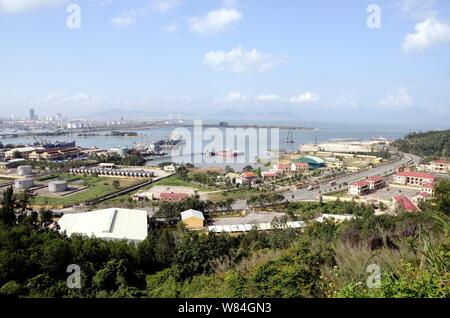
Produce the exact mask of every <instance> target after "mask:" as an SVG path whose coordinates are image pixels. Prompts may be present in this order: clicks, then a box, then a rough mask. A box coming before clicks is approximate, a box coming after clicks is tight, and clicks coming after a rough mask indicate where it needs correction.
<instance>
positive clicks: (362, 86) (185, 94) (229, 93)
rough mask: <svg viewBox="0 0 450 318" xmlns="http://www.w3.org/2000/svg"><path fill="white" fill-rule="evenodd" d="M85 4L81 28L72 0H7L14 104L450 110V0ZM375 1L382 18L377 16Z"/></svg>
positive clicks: (362, 115)
mask: <svg viewBox="0 0 450 318" xmlns="http://www.w3.org/2000/svg"><path fill="white" fill-rule="evenodd" d="M73 3H76V4H77V5H78V6H79V9H80V10H81V11H80V13H81V15H80V22H81V24H80V28H79V29H78V28H76V27H75V28H73V29H71V28H69V27H68V26H67V23H66V19H67V18H68V17H69V16H70V15H71V14H72V13H73V11H70V10H69V12H67V9H68V5H70V4H72V2H69V1H63V0H62V1H59V0H52V1H49V0H40V1H26V0H21V1H9V0H0V37H1V38H2V39H3V40H2V42H3V46H4V49H2V50H1V51H0V67H1V69H2V70H3V71H2V76H0V85H1V86H2V87H3V88H4V89H2V91H1V92H0V111H1V113H2V115H3V117H7V116H10V115H16V116H18V117H27V115H28V111H29V109H30V108H34V109H35V110H36V113H38V114H39V115H42V116H47V115H49V114H56V113H64V114H65V115H67V116H70V117H76V116H88V115H91V114H95V113H100V112H105V111H109V110H111V109H121V110H122V111H123V112H125V113H126V112H132V111H144V112H149V113H152V112H154V113H157V112H165V113H171V112H172V113H182V114H192V115H193V116H206V117H208V116H214V115H216V117H220V116H221V115H223V116H225V117H226V114H234V115H233V116H239V114H246V116H247V117H249V116H250V115H252V114H254V115H255V117H258V115H259V116H263V115H264V114H269V115H270V114H278V116H279V117H280V118H292V119H302V120H318V119H320V120H325V121H327V120H328V121H330V120H341V121H342V120H347V121H366V120H369V121H370V120H383V121H424V122H430V123H436V124H444V123H445V122H448V120H449V119H450V107H449V106H448V100H449V98H450V92H449V91H448V90H447V89H446V88H447V87H448V85H449V84H450V62H449V59H448V56H449V53H450V46H449V44H450V25H449V22H450V5H449V4H448V3H445V2H444V1H431V0H398V1H377V2H375V1H351V2H350V3H348V4H346V6H345V7H341V6H339V5H338V4H336V3H333V2H331V1H317V2H315V3H308V2H306V1H304V2H293V1H281V2H277V4H276V5H274V3H273V2H272V1H254V0H248V1H244V0H239V1H230V0H227V1H219V0H217V1H209V2H207V3H206V2H203V3H198V2H195V3H194V2H193V1H187V0H183V1H182V0H158V1H156V0H154V1H126V2H124V1H114V0H110V1H100V0H98V1H77V2H73ZM373 4H375V5H377V6H378V7H379V8H380V9H381V11H380V18H381V20H380V25H379V26H375V27H370V25H368V21H367V20H368V19H370V17H371V15H372V14H373V12H374V11H372V10H369V9H371V7H370V6H371V5H373ZM324 7H327V8H328V9H327V10H325V9H324ZM372 9H373V8H372ZM368 11H369V12H368ZM378 27H379V28H378Z"/></svg>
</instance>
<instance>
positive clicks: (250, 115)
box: [204, 110, 292, 120]
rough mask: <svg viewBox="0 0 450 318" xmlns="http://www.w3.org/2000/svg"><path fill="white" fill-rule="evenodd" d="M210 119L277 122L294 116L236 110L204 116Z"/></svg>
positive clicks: (282, 113)
mask: <svg viewBox="0 0 450 318" xmlns="http://www.w3.org/2000/svg"><path fill="white" fill-rule="evenodd" d="M204 117H205V118H208V119H224V120H227V119H235V120H240V119H256V120H261V119H265V120H274V119H275V120H276V119H292V114H290V113H284V112H275V111H274V112H265V113H255V112H239V111H235V110H222V111H219V112H216V113H212V114H208V115H206V116H204Z"/></svg>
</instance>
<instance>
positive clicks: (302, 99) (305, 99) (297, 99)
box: [289, 92, 320, 104]
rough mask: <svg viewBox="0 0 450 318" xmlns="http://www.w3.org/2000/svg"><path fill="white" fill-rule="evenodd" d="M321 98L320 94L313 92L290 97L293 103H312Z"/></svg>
mask: <svg viewBox="0 0 450 318" xmlns="http://www.w3.org/2000/svg"><path fill="white" fill-rule="evenodd" d="M319 99H320V97H319V95H317V94H315V93H312V92H306V93H304V94H301V95H299V96H293V97H291V98H290V99H289V101H290V102H291V103H292V104H310V103H314V102H317V101H318V100H319Z"/></svg>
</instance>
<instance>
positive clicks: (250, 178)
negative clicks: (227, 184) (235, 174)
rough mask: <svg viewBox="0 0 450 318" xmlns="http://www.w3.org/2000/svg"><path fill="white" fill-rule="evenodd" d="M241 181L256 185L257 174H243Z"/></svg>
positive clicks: (250, 172) (249, 172) (248, 172)
mask: <svg viewBox="0 0 450 318" xmlns="http://www.w3.org/2000/svg"><path fill="white" fill-rule="evenodd" d="M241 179H242V181H243V182H244V183H250V184H254V183H256V179H257V177H256V174H255V173H254V172H252V171H247V172H243V173H242V174H241Z"/></svg>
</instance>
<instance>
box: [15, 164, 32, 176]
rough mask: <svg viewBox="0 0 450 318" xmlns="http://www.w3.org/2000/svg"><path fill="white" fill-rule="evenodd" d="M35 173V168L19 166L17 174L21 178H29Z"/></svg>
mask: <svg viewBox="0 0 450 318" xmlns="http://www.w3.org/2000/svg"><path fill="white" fill-rule="evenodd" d="M32 173H33V167H31V166H19V167H17V174H18V175H19V176H29V175H30V174H32Z"/></svg>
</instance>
